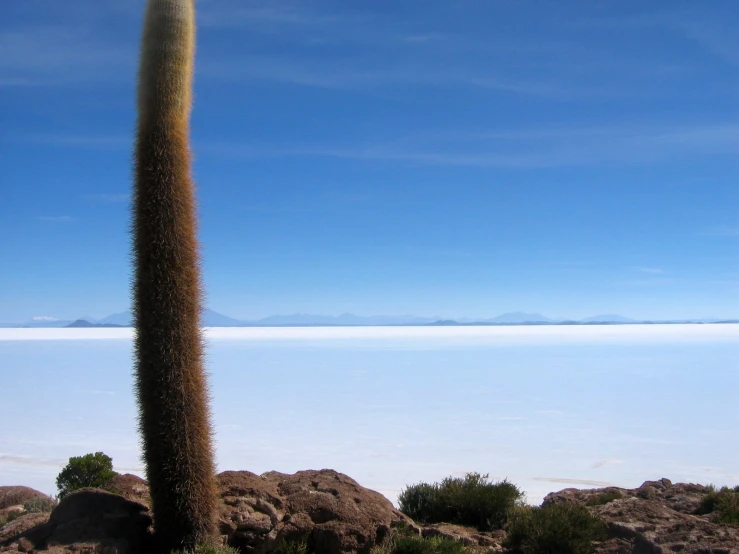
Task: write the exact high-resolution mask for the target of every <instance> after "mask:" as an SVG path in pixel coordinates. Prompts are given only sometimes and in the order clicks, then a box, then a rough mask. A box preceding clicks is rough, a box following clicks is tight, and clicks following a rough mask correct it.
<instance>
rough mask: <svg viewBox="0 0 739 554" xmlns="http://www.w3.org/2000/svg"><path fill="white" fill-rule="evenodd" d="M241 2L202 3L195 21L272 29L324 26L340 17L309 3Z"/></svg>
mask: <svg viewBox="0 0 739 554" xmlns="http://www.w3.org/2000/svg"><path fill="white" fill-rule="evenodd" d="M240 4H241V3H238V4H236V3H231V4H229V3H228V2H218V3H210V4H207V3H205V4H203V5H202V8H201V10H200V12H199V15H198V18H199V19H198V22H199V24H200V25H201V26H203V27H206V28H207V27H214V28H230V27H255V28H256V29H257V30H261V31H264V30H265V25H267V26H270V27H271V30H274V28H275V27H278V26H296V25H297V26H323V25H326V24H328V23H335V22H336V21H338V20H339V16H338V15H336V14H325V13H320V12H318V11H315V10H312V9H310V7H309V6H308V5H300V6H298V5H288V4H287V3H276V2H263V3H256V2H255V3H252V5H240ZM245 4H248V3H245Z"/></svg>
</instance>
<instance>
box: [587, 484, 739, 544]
mask: <svg viewBox="0 0 739 554" xmlns="http://www.w3.org/2000/svg"><path fill="white" fill-rule="evenodd" d="M591 510H592V512H593V513H594V514H595V515H597V516H598V517H600V518H601V519H602V520H603V521H604V522H606V524H607V525H608V527H609V529H610V530H611V532H612V533H613V534H614V535H615V536H616V537H617V538H621V539H626V540H631V541H633V543H634V547H635V548H638V549H641V550H634V551H635V552H641V551H644V552H648V551H649V550H648V548H651V549H652V550H651V551H652V552H682V553H683V554H709V553H714V554H718V553H723V554H739V529H737V528H735V527H730V526H727V525H716V524H713V523H710V522H709V521H707V520H706V519H705V518H702V517H699V516H694V515H688V514H683V513H680V512H677V511H675V510H672V509H671V508H670V507H669V506H666V505H665V504H662V503H660V502H656V501H654V500H642V499H640V498H627V499H624V500H614V501H613V502H611V503H609V504H605V505H603V506H595V507H593V508H591Z"/></svg>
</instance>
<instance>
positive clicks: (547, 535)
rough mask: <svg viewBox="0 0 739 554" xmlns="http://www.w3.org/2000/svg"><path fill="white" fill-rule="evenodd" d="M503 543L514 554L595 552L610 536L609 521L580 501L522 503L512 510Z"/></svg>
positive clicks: (580, 553)
mask: <svg viewBox="0 0 739 554" xmlns="http://www.w3.org/2000/svg"><path fill="white" fill-rule="evenodd" d="M507 531H508V536H507V537H506V540H505V542H504V543H503V546H505V547H506V548H508V549H510V551H511V553H512V554H591V553H593V552H595V547H594V546H593V541H599V540H605V539H607V538H608V531H607V528H606V526H605V524H604V523H603V522H602V521H600V520H599V519H598V518H597V517H595V516H593V515H591V514H590V512H588V509H587V508H586V507H585V506H582V505H580V504H570V503H561V504H550V505H548V506H544V507H530V506H522V507H518V508H516V509H515V510H512V511H511V513H510V523H509V524H508V527H507Z"/></svg>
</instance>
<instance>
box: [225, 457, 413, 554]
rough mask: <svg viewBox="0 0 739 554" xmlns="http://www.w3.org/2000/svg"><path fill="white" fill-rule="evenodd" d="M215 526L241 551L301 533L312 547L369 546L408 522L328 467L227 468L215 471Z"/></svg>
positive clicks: (260, 549)
mask: <svg viewBox="0 0 739 554" xmlns="http://www.w3.org/2000/svg"><path fill="white" fill-rule="evenodd" d="M218 483H219V490H220V494H221V499H222V505H221V510H220V530H221V532H222V533H223V534H225V535H227V537H228V538H227V541H228V544H229V545H231V546H234V547H237V548H239V549H241V551H242V552H254V553H259V554H267V553H269V552H272V551H273V550H274V549H275V548H276V546H277V544H279V543H280V542H281V541H283V540H298V539H300V538H305V539H307V540H308V542H309V544H310V546H311V547H312V548H314V549H315V551H316V552H321V553H325V554H339V553H344V552H363V553H366V552H369V550H370V548H371V547H372V546H374V545H375V544H377V543H378V542H380V541H382V540H383V539H384V538H385V536H386V535H387V534H388V532H389V531H390V529H392V528H393V527H396V526H398V525H400V524H407V525H414V524H413V522H412V521H411V520H410V519H409V518H408V517H407V516H405V515H404V514H402V513H400V512H399V511H398V510H396V509H395V508H394V507H393V505H392V504H391V503H390V501H389V500H387V499H386V498H385V497H384V496H382V495H381V494H380V493H378V492H375V491H372V490H369V489H366V488H364V487H362V486H361V485H359V484H358V483H357V482H356V481H354V480H353V479H351V478H350V477H348V476H346V475H344V474H342V473H338V472H336V471H333V470H330V469H324V470H321V471H314V470H309V471H299V472H297V473H295V474H292V475H288V474H285V473H279V472H276V471H271V472H268V473H264V474H262V475H256V474H254V473H251V472H248V471H227V472H224V473H221V474H220V475H219V476H218Z"/></svg>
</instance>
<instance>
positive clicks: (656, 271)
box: [639, 267, 665, 275]
mask: <svg viewBox="0 0 739 554" xmlns="http://www.w3.org/2000/svg"><path fill="white" fill-rule="evenodd" d="M639 271H641V272H642V273H649V274H650V275H662V274H663V273H664V272H665V270H664V269H660V268H659V267H640V268H639Z"/></svg>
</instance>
